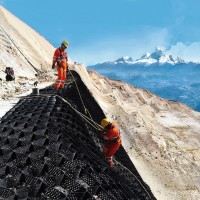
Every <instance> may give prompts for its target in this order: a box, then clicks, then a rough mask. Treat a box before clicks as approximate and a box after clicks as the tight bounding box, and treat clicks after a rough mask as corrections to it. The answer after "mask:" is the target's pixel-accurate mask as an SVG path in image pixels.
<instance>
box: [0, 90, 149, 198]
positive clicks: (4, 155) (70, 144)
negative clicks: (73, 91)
mask: <svg viewBox="0 0 200 200" xmlns="http://www.w3.org/2000/svg"><path fill="white" fill-rule="evenodd" d="M65 91H66V90H64V92H65ZM43 92H44V93H45V92H50V89H47V90H44V91H43ZM67 92H70V90H68V87H67ZM51 93H52V91H51ZM69 101H71V100H69ZM71 102H72V103H73V101H71ZM73 106H74V107H76V105H75V104H73ZM92 131H93V130H92V129H88V126H87V125H86V124H85V122H84V121H83V119H81V117H80V116H79V115H78V114H76V113H75V112H74V111H73V110H72V109H71V108H70V107H69V106H68V105H66V104H64V103H63V101H62V100H60V99H59V98H56V97H55V96H38V97H33V98H25V99H22V100H21V101H20V102H19V103H18V104H17V105H16V106H15V107H14V108H12V109H11V110H10V111H9V112H8V113H7V114H6V115H5V116H4V117H3V118H2V119H1V121H0V199H15V200H16V199H41V200H42V199H52V200H53V199H109V200H110V199H115V200H116V199H146V200H147V199H150V198H148V195H146V194H145V192H144V190H143V191H142V192H141V195H140V196H137V192H138V191H139V192H140V190H135V191H136V192H135V191H134V190H133V189H132V187H134V184H133V182H131V181H130V182H129V183H130V185H129V184H127V181H128V180H126V182H125V179H122V177H121V176H118V173H116V172H115V170H111V169H110V168H109V167H108V166H107V164H106V163H105V161H104V159H103V157H102V156H101V152H100V151H99V147H97V146H96V142H95V141H94V138H93V137H92V135H91V133H92ZM123 174H125V172H123ZM130 178H132V177H131V176H130ZM123 181H124V182H123ZM136 187H138V186H136ZM139 188H141V187H139ZM143 193H144V195H143Z"/></svg>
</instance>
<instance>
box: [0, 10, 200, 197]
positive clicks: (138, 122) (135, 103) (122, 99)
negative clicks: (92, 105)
mask: <svg viewBox="0 0 200 200" xmlns="http://www.w3.org/2000/svg"><path fill="white" fill-rule="evenodd" d="M0 26H1V27H0V48H1V52H0V69H1V70H3V71H4V70H5V67H10V66H12V67H13V68H14V70H15V74H16V81H15V82H6V81H5V74H4V73H3V72H1V73H0V74H1V76H0V78H1V79H2V81H1V89H0V90H1V91H0V97H1V100H0V105H1V116H2V115H3V114H4V113H5V112H6V111H8V109H10V108H11V107H12V106H13V105H14V103H15V102H16V100H14V98H15V97H16V96H18V95H25V94H24V92H30V91H31V89H32V87H33V83H34V81H39V86H45V85H48V84H52V83H53V80H54V79H55V78H56V76H55V73H56V72H55V71H52V70H51V59H52V55H53V51H54V49H55V48H54V47H53V46H52V45H51V44H49V43H48V42H47V41H46V40H45V39H44V38H43V37H42V36H40V35H39V34H38V33H36V32H35V31H34V30H33V29H31V28H30V27H28V26H27V25H26V24H24V23H23V22H21V21H20V20H19V19H17V18H16V17H15V16H13V15H12V14H11V13H9V12H8V11H6V10H5V9H4V8H3V7H0ZM13 41H14V43H13ZM19 49H20V51H19ZM21 52H22V53H21ZM28 61H29V62H30V63H31V64H30V63H29V62H28ZM70 69H71V70H75V71H76V72H78V74H79V75H80V77H81V79H82V81H83V82H84V84H85V85H86V86H87V88H88V89H89V90H90V92H91V94H92V95H93V97H94V98H95V99H96V101H97V103H98V104H99V105H100V107H101V108H102V110H103V111H104V113H105V114H106V116H108V117H109V118H111V119H113V120H116V121H117V122H118V123H119V124H120V126H121V128H122V138H123V147H124V148H125V150H126V152H127V153H128V155H129V157H130V158H131V160H132V162H133V163H134V165H135V166H136V168H137V170H138V171H139V173H140V175H141V176H142V178H143V180H144V181H145V182H146V183H147V184H148V185H149V187H150V188H151V190H152V192H153V194H154V195H155V197H156V198H157V199H159V200H160V199H161V200H169V199H170V200H189V199H191V200H198V199H200V135H199V132H200V123H199V120H200V113H199V112H195V111H194V110H192V109H191V108H189V107H187V106H185V105H183V104H180V103H178V102H173V101H167V100H165V99H162V98H160V97H158V96H156V95H154V94H152V93H150V92H148V91H146V90H142V89H139V88H135V87H132V86H131V85H130V84H127V83H123V82H121V81H114V80H110V79H108V78H106V77H103V76H100V75H99V74H97V73H96V72H94V71H87V69H86V68H85V67H84V66H83V65H77V64H73V63H72V62H71V61H70ZM35 74H38V75H37V76H35ZM80 92H81V91H80Z"/></svg>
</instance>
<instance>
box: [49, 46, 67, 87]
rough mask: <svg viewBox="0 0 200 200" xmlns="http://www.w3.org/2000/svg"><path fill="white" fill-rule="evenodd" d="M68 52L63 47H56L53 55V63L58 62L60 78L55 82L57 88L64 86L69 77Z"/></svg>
mask: <svg viewBox="0 0 200 200" xmlns="http://www.w3.org/2000/svg"><path fill="white" fill-rule="evenodd" d="M67 61H68V59H67V53H66V51H65V50H62V48H60V47H59V48H58V49H56V51H55V52H54V56H53V65H55V64H56V63H57V70H58V78H57V80H56V83H55V85H54V86H55V88H56V89H59V88H64V85H65V80H66V77H67V68H68V63H67Z"/></svg>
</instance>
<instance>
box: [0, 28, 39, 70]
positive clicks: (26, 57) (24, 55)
mask: <svg viewBox="0 0 200 200" xmlns="http://www.w3.org/2000/svg"><path fill="white" fill-rule="evenodd" d="M0 27H1V29H2V30H3V32H4V33H5V34H6V35H7V37H8V38H9V39H10V41H11V42H12V43H13V44H14V46H15V47H16V48H17V50H18V51H19V52H20V53H21V54H22V56H24V58H25V59H26V61H27V62H28V63H29V64H30V65H31V67H33V69H34V70H35V71H36V72H37V73H38V72H41V71H40V70H38V69H37V68H36V67H35V66H34V65H33V64H32V63H31V62H30V61H29V59H28V58H27V57H26V56H25V55H24V54H23V53H22V51H21V50H20V49H19V47H18V46H17V45H16V44H15V42H14V40H13V39H12V38H11V37H10V35H9V34H8V33H7V32H6V31H5V29H4V28H3V27H2V26H0Z"/></svg>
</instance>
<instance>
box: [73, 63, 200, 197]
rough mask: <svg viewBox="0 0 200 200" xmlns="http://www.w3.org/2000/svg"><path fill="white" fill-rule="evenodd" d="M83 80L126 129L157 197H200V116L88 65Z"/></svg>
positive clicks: (140, 168) (130, 147) (133, 153)
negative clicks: (106, 75)
mask: <svg viewBox="0 0 200 200" xmlns="http://www.w3.org/2000/svg"><path fill="white" fill-rule="evenodd" d="M75 70H76V71H77V72H78V73H79V74H80V75H81V78H82V80H83V81H84V83H85V84H86V85H87V87H88V89H89V90H90V91H91V92H92V94H93V96H94V97H95V99H96V100H97V102H98V103H99V105H100V106H101V108H102V109H103V110H104V112H105V114H106V115H107V116H108V117H110V118H111V119H114V120H116V121H117V122H118V123H119V124H120V125H121V128H122V130H123V131H124V132H123V134H122V137H123V144H124V147H125V149H126V151H127V153H128V154H129V156H130V158H131V159H132V161H133V163H134V164H135V165H136V167H137V169H138V171H139V172H140V174H141V176H142V177H143V179H144V180H145V181H146V182H147V183H148V185H149V186H150V187H151V189H152V191H153V193H154V194H155V196H156V197H157V198H158V199H162V200H165V199H166V200H167V199H174V200H175V199H176V200H178V199H180V200H183V199H184V200H188V199H196V200H197V199H199V198H200V192H199V190H200V184H199V181H200V168H199V167H200V157H199V155H200V142H199V141H200V134H199V131H200V123H199V120H200V113H198V112H195V111H193V110H192V109H190V108H189V107H187V106H185V105H183V104H181V103H178V102H173V101H167V100H165V99H162V98H159V97H158V96H156V95H154V94H152V93H150V92H148V91H146V90H142V89H139V88H134V87H132V86H131V85H130V84H127V83H123V82H121V81H113V80H110V79H108V78H105V77H102V76H100V75H98V74H97V73H95V72H93V71H89V73H88V72H87V70H86V69H84V67H83V66H81V65H77V66H75Z"/></svg>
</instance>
